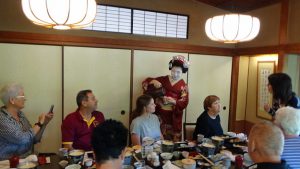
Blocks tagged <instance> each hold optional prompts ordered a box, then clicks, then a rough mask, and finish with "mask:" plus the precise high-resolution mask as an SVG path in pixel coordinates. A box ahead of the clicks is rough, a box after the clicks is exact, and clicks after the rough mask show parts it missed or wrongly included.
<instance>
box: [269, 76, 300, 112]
mask: <svg viewBox="0 0 300 169" xmlns="http://www.w3.org/2000/svg"><path fill="white" fill-rule="evenodd" d="M268 81H269V83H268V90H269V92H270V93H272V95H273V105H272V107H270V105H268V104H265V106H264V109H265V111H266V112H268V113H269V114H270V115H272V116H274V115H275V112H276V111H277V109H279V108H280V107H285V106H291V107H294V108H297V109H300V100H299V98H298V97H297V96H296V94H295V93H294V92H293V91H292V80H291V78H290V76H289V75H287V74H285V73H273V74H271V75H269V76H268Z"/></svg>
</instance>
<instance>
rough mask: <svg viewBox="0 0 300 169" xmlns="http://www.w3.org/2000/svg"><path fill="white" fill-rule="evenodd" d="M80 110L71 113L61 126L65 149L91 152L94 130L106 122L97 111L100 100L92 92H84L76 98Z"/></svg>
mask: <svg viewBox="0 0 300 169" xmlns="http://www.w3.org/2000/svg"><path fill="white" fill-rule="evenodd" d="M76 101H77V105H78V108H77V110H76V111H75V112H73V113H70V114H69V115H68V116H67V117H66V118H65V119H64V121H63V123H62V126H61V132H62V144H63V147H65V148H68V149H69V150H72V149H83V150H85V151H91V150H92V146H91V135H92V132H93V130H94V128H95V127H96V126H97V125H98V124H100V123H102V122H103V121H104V116H103V114H102V113H101V112H99V111H96V109H97V103H98V100H97V99H96V97H95V95H94V94H93V92H92V90H82V91H80V92H79V93H78V94H77V97H76Z"/></svg>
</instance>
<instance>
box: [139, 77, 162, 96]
mask: <svg viewBox="0 0 300 169" xmlns="http://www.w3.org/2000/svg"><path fill="white" fill-rule="evenodd" d="M152 80H157V81H159V82H160V83H162V85H163V76H160V77H157V78H153V77H148V78H146V79H145V80H144V81H143V82H142V87H143V92H144V93H145V91H146V90H147V89H148V85H149V83H150V82H151V81H152Z"/></svg>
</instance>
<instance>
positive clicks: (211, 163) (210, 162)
mask: <svg viewBox="0 0 300 169" xmlns="http://www.w3.org/2000/svg"><path fill="white" fill-rule="evenodd" d="M199 155H200V156H201V157H202V158H203V159H204V160H206V161H207V162H208V163H209V164H210V165H215V163H213V162H212V161H210V160H209V159H208V158H206V157H205V156H204V155H202V154H201V153H199Z"/></svg>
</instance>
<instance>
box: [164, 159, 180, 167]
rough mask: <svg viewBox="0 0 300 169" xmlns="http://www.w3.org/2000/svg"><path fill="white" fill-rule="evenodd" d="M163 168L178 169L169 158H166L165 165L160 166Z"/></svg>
mask: <svg viewBox="0 0 300 169" xmlns="http://www.w3.org/2000/svg"><path fill="white" fill-rule="evenodd" d="M162 168H163V169H180V168H179V167H177V166H176V165H173V164H172V163H171V161H170V160H168V161H167V162H166V163H165V165H163V167H162Z"/></svg>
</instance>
